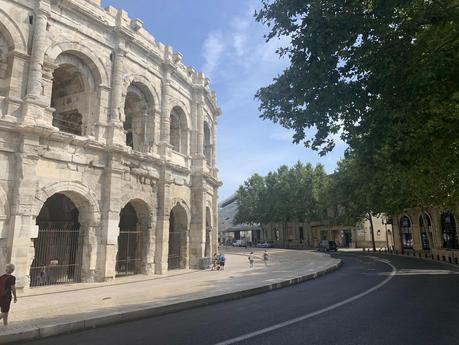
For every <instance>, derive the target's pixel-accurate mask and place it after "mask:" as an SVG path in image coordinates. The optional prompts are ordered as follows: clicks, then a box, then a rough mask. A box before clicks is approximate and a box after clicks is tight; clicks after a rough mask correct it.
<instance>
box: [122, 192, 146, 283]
mask: <svg viewBox="0 0 459 345" xmlns="http://www.w3.org/2000/svg"><path fill="white" fill-rule="evenodd" d="M123 205H124V206H123V208H122V209H121V210H120V222H119V230H120V231H119V236H118V241H117V242H118V250H117V255H116V273H117V275H118V276H120V275H134V274H140V273H143V274H146V273H150V272H153V269H154V268H153V260H149V257H153V255H149V254H150V248H152V246H153V244H154V243H153V240H152V234H153V231H152V217H153V215H152V209H151V207H150V206H149V204H148V203H147V202H146V201H144V200H143V199H139V198H134V199H130V200H129V201H128V202H127V203H123Z"/></svg>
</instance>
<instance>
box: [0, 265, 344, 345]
mask: <svg viewBox="0 0 459 345" xmlns="http://www.w3.org/2000/svg"><path fill="white" fill-rule="evenodd" d="M342 264H343V262H342V261H341V260H340V259H339V262H338V263H337V264H334V265H331V266H329V267H328V268H326V269H324V270H322V271H319V272H315V273H310V274H307V275H304V276H300V277H295V278H291V279H287V280H284V281H280V282H277V283H272V284H268V285H264V286H260V287H256V288H252V289H248V290H241V291H235V292H230V293H227V294H223V295H219V296H212V297H206V298H201V299H196V300H190V301H185V302H180V303H175V304H170V305H166V306H161V307H150V308H142V309H138V310H130V311H127V312H116V313H111V314H107V315H104V316H97V317H93V318H91V319H87V320H76V321H71V322H67V323H62V324H55V325H49V326H43V327H36V328H35V327H32V328H30V329H25V330H21V331H18V332H14V331H12V332H11V333H9V334H8V333H6V334H1V335H0V344H9V343H16V342H19V341H26V340H29V341H30V340H37V339H41V338H47V337H52V336H56V335H59V334H65V333H72V332H76V331H82V330H87V329H93V328H97V327H102V326H107V325H110V324H117V323H122V322H128V321H134V320H139V319H144V318H148V317H153V316H160V315H165V314H170V313H175V312H179V311H184V310H188V309H193V308H197V307H203V306H207V305H211V304H216V303H221V302H226V301H230V300H236V299H240V298H244V297H249V296H254V295H257V294H262V293H265V292H269V291H273V290H277V289H281V288H285V287H288V286H292V285H296V284H300V283H303V282H305V281H308V280H311V279H315V278H318V277H321V276H323V275H325V274H327V273H330V272H333V271H336V270H337V269H338V268H339V267H341V266H342Z"/></svg>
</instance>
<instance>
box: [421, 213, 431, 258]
mask: <svg viewBox="0 0 459 345" xmlns="http://www.w3.org/2000/svg"><path fill="white" fill-rule="evenodd" d="M419 228H420V230H421V244H422V249H423V250H430V243H431V242H432V222H431V220H430V216H429V215H428V214H427V213H425V212H424V213H422V214H421V215H420V216H419Z"/></svg>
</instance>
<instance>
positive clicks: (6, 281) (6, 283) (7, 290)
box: [0, 264, 18, 326]
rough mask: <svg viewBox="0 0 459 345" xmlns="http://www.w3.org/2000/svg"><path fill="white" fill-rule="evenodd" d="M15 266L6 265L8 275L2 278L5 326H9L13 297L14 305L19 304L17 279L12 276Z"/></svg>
mask: <svg viewBox="0 0 459 345" xmlns="http://www.w3.org/2000/svg"><path fill="white" fill-rule="evenodd" d="M14 268H15V267H14V265H13V264H8V265H6V268H5V271H6V273H5V274H4V275H2V276H1V277H0V311H1V314H0V319H3V325H4V326H7V325H8V313H9V312H10V305H11V300H12V297H14V303H16V302H17V300H18V299H17V297H16V277H15V276H13V275H12V273H13V272H14Z"/></svg>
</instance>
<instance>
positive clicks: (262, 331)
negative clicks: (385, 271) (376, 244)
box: [215, 257, 397, 345]
mask: <svg viewBox="0 0 459 345" xmlns="http://www.w3.org/2000/svg"><path fill="white" fill-rule="evenodd" d="M371 258H372V259H373V260H377V261H381V262H383V263H385V264H387V265H389V266H390V267H391V268H392V272H391V273H390V274H389V276H388V277H387V278H386V279H384V280H383V281H382V282H381V283H379V284H378V285H375V286H373V287H372V288H370V289H368V290H366V291H364V292H362V293H359V294H358V295H355V296H353V297H350V298H348V299H346V300H344V301H341V302H338V303H336V304H333V305H331V306H329V307H326V308H323V309H320V310H317V311H314V312H312V313H309V314H306V315H303V316H300V317H297V318H294V319H291V320H288V321H284V322H281V323H278V324H275V325H272V326H270V327H266V328H263V329H260V330H258V331H255V332H252V333H247V334H244V335H241V336H239V337H236V338H232V339H229V340H225V341H222V342H220V343H217V344H215V345H230V344H236V343H238V342H241V341H244V340H248V339H251V338H254V337H257V336H259V335H262V334H266V333H269V332H272V331H275V330H277V329H280V328H284V327H287V326H290V325H293V324H295V323H298V322H301V321H304V320H307V319H310V318H312V317H314V316H317V315H320V314H323V313H326V312H327V311H330V310H333V309H336V308H339V307H341V306H343V305H345V304H348V303H351V302H353V301H355V300H357V299H359V298H362V297H364V296H366V295H368V294H370V293H372V292H374V291H376V290H378V289H379V288H381V287H383V286H384V285H386V284H387V283H388V282H389V281H390V280H391V279H392V278H393V277H394V276H395V275H396V273H397V269H396V268H395V267H394V265H392V264H391V263H390V262H389V261H388V260H384V259H379V258H375V257H371Z"/></svg>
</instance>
